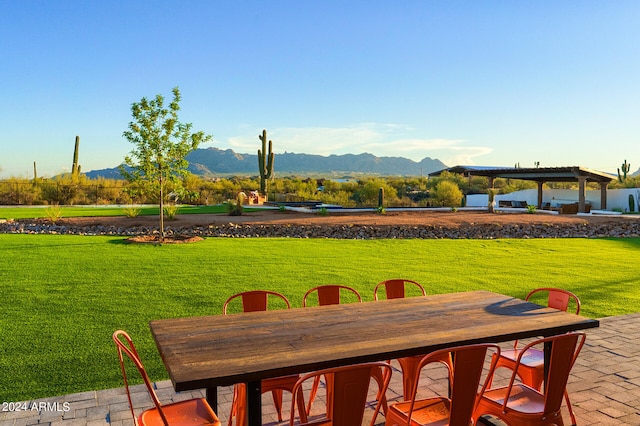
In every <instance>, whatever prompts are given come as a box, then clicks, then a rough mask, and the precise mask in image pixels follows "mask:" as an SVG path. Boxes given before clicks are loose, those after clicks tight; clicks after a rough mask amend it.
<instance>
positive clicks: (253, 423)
mask: <svg viewBox="0 0 640 426" xmlns="http://www.w3.org/2000/svg"><path fill="white" fill-rule="evenodd" d="M247 418H248V420H249V421H248V423H249V426H259V425H262V385H261V383H260V380H258V381H255V382H249V383H247Z"/></svg>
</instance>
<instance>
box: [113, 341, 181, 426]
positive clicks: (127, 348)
mask: <svg viewBox="0 0 640 426" xmlns="http://www.w3.org/2000/svg"><path fill="white" fill-rule="evenodd" d="M112 337H113V341H114V342H115V344H116V347H117V349H118V360H119V361H120V370H121V371H122V378H123V380H124V387H125V389H126V391H127V399H128V400H129V407H130V408H131V415H132V416H133V419H134V422H136V420H135V419H136V415H135V413H134V410H133V403H132V402H131V393H130V392H129V381H128V380H127V370H126V368H125V366H124V356H123V354H124V355H126V356H127V357H128V358H129V359H130V360H131V362H133V364H134V365H135V366H136V368H137V369H138V371H139V372H140V375H141V376H142V379H143V380H144V384H145V385H146V386H147V391H149V396H151V399H152V400H153V403H154V404H155V406H156V408H157V409H158V412H159V413H160V418H161V419H162V421H163V423H164V424H165V425H168V424H169V422H168V420H167V417H166V415H165V414H164V411H163V410H162V404H161V403H160V400H159V399H158V395H156V392H155V391H154V390H153V386H152V384H151V380H150V379H149V376H148V375H147V372H146V371H145V369H144V366H143V365H142V361H140V356H139V355H138V351H136V347H135V345H134V344H133V341H132V340H131V337H129V335H128V334H127V333H126V332H125V331H123V330H117V331H115V332H114V333H113V336H112ZM123 339H124V341H123Z"/></svg>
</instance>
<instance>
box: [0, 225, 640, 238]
mask: <svg viewBox="0 0 640 426" xmlns="http://www.w3.org/2000/svg"><path fill="white" fill-rule="evenodd" d="M158 230H159V228H158V227H157V226H156V227H152V226H135V227H117V226H103V225H92V226H82V227H76V226H66V225H53V224H49V223H32V222H24V221H16V222H4V223H0V233H6V234H61V235H62V234H73V235H114V236H127V237H131V236H138V235H152V234H157V233H158V232H159V231H158ZM166 231H167V235H168V236H172V235H180V236H200V237H226V238H265V237H282V238H335V239H362V240H368V239H383V238H387V239H389V238H392V239H393V238H398V239H410V238H421V239H442V238H447V239H469V238H472V239H496V238H602V237H618V238H626V237H640V222H638V221H633V222H628V223H625V222H621V223H604V224H588V223H587V224H584V223H582V224H549V223H546V224H540V223H534V224H508V225H501V224H474V225H464V226H458V227H445V226H437V225H416V226H410V225H375V226H371V225H282V224H278V225H260V224H234V223H231V222H230V223H227V224H222V225H194V226H187V227H182V228H171V227H170V226H169V227H167V228H166Z"/></svg>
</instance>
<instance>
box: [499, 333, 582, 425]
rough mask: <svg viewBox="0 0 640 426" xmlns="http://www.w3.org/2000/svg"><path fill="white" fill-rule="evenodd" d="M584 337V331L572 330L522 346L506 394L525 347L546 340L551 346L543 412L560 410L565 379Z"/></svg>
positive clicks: (567, 377) (524, 352) (508, 391)
mask: <svg viewBox="0 0 640 426" xmlns="http://www.w3.org/2000/svg"><path fill="white" fill-rule="evenodd" d="M585 339H586V334H585V333H581V332H572V333H567V334H561V335H558V336H552V337H546V338H544V339H538V340H536V341H534V342H531V343H529V344H528V345H527V346H525V347H523V348H522V352H520V354H519V356H518V358H517V359H516V364H515V366H514V369H513V374H512V375H511V380H510V382H509V388H508V389H507V395H509V394H510V393H511V388H512V387H513V384H514V382H515V380H516V376H517V374H516V372H517V371H518V367H519V366H520V362H521V360H522V357H523V355H525V354H526V352H527V349H529V348H531V347H533V346H540V345H542V344H544V343H546V342H551V343H552V348H551V357H550V361H549V371H548V373H547V377H546V378H545V382H546V384H545V386H544V388H545V390H544V393H545V398H544V401H545V406H544V412H545V413H553V412H556V411H558V410H560V405H561V404H562V398H563V396H564V391H565V388H566V386H567V381H568V380H569V374H570V373H571V369H572V368H573V364H574V363H575V361H576V358H578V355H579V354H580V350H581V349H582V346H583V345H584V342H585ZM507 400H508V398H505V405H503V410H505V409H506V408H505V407H506V401H507Z"/></svg>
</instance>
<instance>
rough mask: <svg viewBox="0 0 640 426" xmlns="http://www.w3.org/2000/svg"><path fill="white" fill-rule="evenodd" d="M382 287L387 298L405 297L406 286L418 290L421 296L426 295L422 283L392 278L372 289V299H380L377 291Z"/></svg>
mask: <svg viewBox="0 0 640 426" xmlns="http://www.w3.org/2000/svg"><path fill="white" fill-rule="evenodd" d="M382 287H384V291H385V296H386V298H387V299H403V298H405V297H406V294H407V288H412V287H413V288H415V289H416V290H417V292H420V293H421V294H422V296H426V295H427V292H426V291H425V289H424V287H423V286H422V284H419V283H417V282H415V281H411V280H406V279H404V278H394V279H392V280H385V281H382V282H380V283H378V285H376V287H375V288H374V289H373V299H374V300H380V296H379V295H378V293H379V292H380V291H381V289H382Z"/></svg>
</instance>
